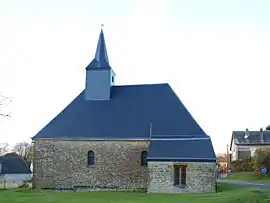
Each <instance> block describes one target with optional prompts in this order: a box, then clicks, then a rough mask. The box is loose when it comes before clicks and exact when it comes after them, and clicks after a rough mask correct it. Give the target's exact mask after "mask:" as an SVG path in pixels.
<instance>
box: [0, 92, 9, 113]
mask: <svg viewBox="0 0 270 203" xmlns="http://www.w3.org/2000/svg"><path fill="white" fill-rule="evenodd" d="M11 102H12V100H11V98H9V97H6V96H3V95H0V116H2V117H7V118H9V117H10V111H8V110H7V109H5V108H4V107H6V106H7V104H8V103H11Z"/></svg>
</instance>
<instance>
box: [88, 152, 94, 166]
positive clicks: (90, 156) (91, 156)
mask: <svg viewBox="0 0 270 203" xmlns="http://www.w3.org/2000/svg"><path fill="white" fill-rule="evenodd" d="M87 158H88V159H87V162H88V165H94V164H95V153H94V152H93V151H91V150H90V151H89V152H88V157H87Z"/></svg>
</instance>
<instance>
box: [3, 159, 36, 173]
mask: <svg viewBox="0 0 270 203" xmlns="http://www.w3.org/2000/svg"><path fill="white" fill-rule="evenodd" d="M0 164H2V171H0V174H14V173H16V174H18V173H23V174H28V173H31V171H30V168H29V167H28V165H27V163H26V162H25V161H24V160H23V159H22V158H21V157H20V156H0Z"/></svg>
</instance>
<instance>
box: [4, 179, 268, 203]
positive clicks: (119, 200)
mask: <svg viewBox="0 0 270 203" xmlns="http://www.w3.org/2000/svg"><path fill="white" fill-rule="evenodd" d="M269 199H270V191H269V190H260V191H259V189H255V188H247V187H241V186H236V185H229V184H226V183H222V184H219V185H218V193H208V194H170V195H166V194H156V195H154V194H146V193H138V192H137V193H135V192H134V193H133V192H50V191H39V192H38V191H31V190H29V189H16V190H1V191H0V202H1V203H90V202H93V203H178V202H179V203H180V202H181V203H187V202H191V203H217V202H218V203H255V202H256V203H263V202H265V203H266V202H269Z"/></svg>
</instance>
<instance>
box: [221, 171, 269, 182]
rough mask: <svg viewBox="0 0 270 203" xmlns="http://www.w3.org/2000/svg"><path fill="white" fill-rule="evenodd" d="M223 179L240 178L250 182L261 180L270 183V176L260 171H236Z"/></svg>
mask: <svg viewBox="0 0 270 203" xmlns="http://www.w3.org/2000/svg"><path fill="white" fill-rule="evenodd" d="M222 179H223V180H239V181H248V182H256V183H258V182H260V183H269V184H270V176H264V175H263V174H261V173H259V172H235V173H232V174H231V175H230V176H228V177H226V178H222Z"/></svg>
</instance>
